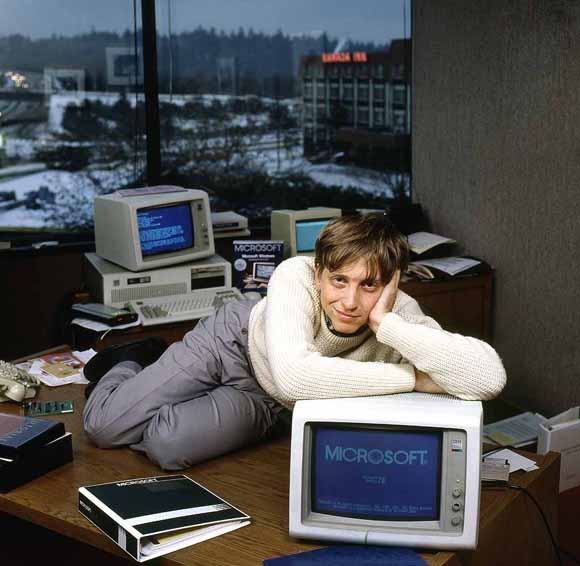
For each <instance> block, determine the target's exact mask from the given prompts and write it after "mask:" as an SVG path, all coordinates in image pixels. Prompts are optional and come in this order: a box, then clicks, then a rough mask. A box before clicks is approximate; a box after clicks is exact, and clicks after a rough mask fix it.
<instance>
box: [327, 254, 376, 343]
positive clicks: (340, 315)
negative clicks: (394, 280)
mask: <svg viewBox="0 0 580 566" xmlns="http://www.w3.org/2000/svg"><path fill="white" fill-rule="evenodd" d="M368 273H369V269H368V264H367V261H366V259H362V258H361V259H358V260H356V261H354V262H352V263H349V264H347V265H343V266H342V267H340V268H339V269H338V270H337V271H329V270H328V269H326V268H325V269H323V270H322V271H321V270H320V269H317V270H316V287H317V289H319V291H320V303H321V305H322V310H324V312H325V313H326V316H328V318H330V321H331V322H332V327H333V328H334V330H336V331H337V332H342V333H344V334H352V333H353V332H356V331H357V330H358V329H359V328H360V327H361V326H363V325H365V324H366V323H367V321H368V319H369V314H370V312H371V311H372V310H373V307H374V306H375V303H376V302H377V301H378V299H379V297H380V296H381V292H382V291H383V289H384V288H385V286H384V285H383V284H382V283H381V281H380V279H374V280H373V279H371V278H370V277H369V275H368Z"/></svg>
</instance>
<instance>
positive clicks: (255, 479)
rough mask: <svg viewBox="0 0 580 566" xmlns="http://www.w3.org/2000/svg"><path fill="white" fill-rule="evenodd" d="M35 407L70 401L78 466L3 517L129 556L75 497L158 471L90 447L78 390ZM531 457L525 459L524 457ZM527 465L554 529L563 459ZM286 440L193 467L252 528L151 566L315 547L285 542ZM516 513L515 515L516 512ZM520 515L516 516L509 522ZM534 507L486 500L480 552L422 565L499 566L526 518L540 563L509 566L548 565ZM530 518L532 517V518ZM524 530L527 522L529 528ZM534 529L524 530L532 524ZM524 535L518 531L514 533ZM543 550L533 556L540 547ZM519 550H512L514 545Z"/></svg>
mask: <svg viewBox="0 0 580 566" xmlns="http://www.w3.org/2000/svg"><path fill="white" fill-rule="evenodd" d="M39 398H40V399H41V400H49V399H73V400H74V402H75V413H74V414H71V415H60V416H59V417H51V418H54V419H57V420H62V421H63V422H64V423H65V427H66V429H67V431H70V432H72V433H73V445H74V457H75V459H74V462H72V463H70V464H67V465H65V466H63V467H61V468H59V469H56V470H53V471H52V472H49V473H48V474H46V475H44V476H43V477H41V478H38V479H37V480H34V481H32V482H30V483H28V484H26V485H24V486H21V487H19V488H17V489H15V490H13V491H11V492H9V493H7V494H1V495H0V511H3V512H5V513H8V514H10V515H13V516H17V517H19V518H22V519H25V520H27V521H30V522H32V523H35V524H37V525H40V526H42V527H45V528H47V529H50V530H52V531H55V532H58V533H60V534H63V535H65V536H68V537H71V538H73V539H76V540H79V541H82V542H84V543H88V544H90V545H92V546H95V547H97V548H99V549H102V550H104V551H106V552H110V553H113V554H116V555H120V556H123V557H127V555H126V554H124V553H123V551H122V550H121V549H120V548H119V547H117V546H116V545H115V544H114V543H112V542H111V541H110V540H109V539H108V538H107V537H106V536H105V535H103V534H102V533H101V532H100V531H99V530H98V529H96V528H95V527H93V525H92V524H90V523H89V522H88V521H87V520H85V519H84V517H82V516H81V515H80V514H79V513H78V511H77V488H78V487H80V486H82V485H90V484H94V483H101V482H107V481H114V480H120V479H129V478H138V477H146V476H152V475H161V474H162V473H163V472H161V471H160V470H159V469H158V468H157V467H156V466H154V465H153V464H151V463H150V462H149V461H148V460H147V459H146V458H145V457H144V456H143V455H141V454H138V453H136V452H133V451H132V450H130V449H117V450H100V449H98V448H95V447H94V446H92V445H91V444H90V443H89V442H88V440H87V439H86V437H85V435H84V434H83V431H82V425H81V418H80V417H81V413H82V407H83V406H84V396H83V387H82V386H79V385H67V386H64V387H58V388H46V387H45V388H43V389H42V391H41V394H40V396H39ZM0 410H2V411H5V412H16V410H17V407H16V406H14V405H9V404H3V405H0ZM530 456H531V455H530ZM533 457H534V458H535V459H536V460H537V461H538V463H539V464H540V466H541V469H540V470H538V471H535V472H530V473H527V474H523V475H521V476H519V477H516V478H514V479H513V482H514V483H517V484H519V485H521V486H523V487H526V488H527V489H529V490H530V491H532V492H533V493H534V495H535V496H536V498H537V499H539V500H540V501H541V502H542V503H543V506H544V508H545V509H544V510H545V512H546V514H547V516H548V519H549V521H550V522H551V523H552V524H554V523H555V521H556V513H557V507H556V506H557V481H558V470H559V467H558V463H559V455H557V454H553V453H549V454H547V455H546V456H537V457H536V456H535V455H533ZM289 460H290V452H289V439H281V440H277V441H273V442H269V443H266V444H262V445H259V446H255V447H251V448H248V449H245V450H241V451H238V452H235V453H233V454H230V455H228V456H224V457H222V458H218V459H216V460H213V461H210V462H206V463H203V464H199V465H197V466H194V467H193V468H191V469H189V470H186V472H185V473H186V474H187V475H189V476H190V477H191V478H192V479H194V480H196V481H198V482H199V483H201V484H203V485H204V486H206V487H208V488H209V489H211V490H212V491H215V492H216V493H217V494H219V495H220V496H222V497H223V498H224V499H226V500H227V501H229V502H231V503H232V504H233V505H235V506H237V507H239V508H240V509H242V510H243V511H245V512H246V513H248V514H249V515H250V516H251V517H252V524H251V525H250V526H248V527H244V528H242V529H240V530H238V531H235V532H233V533H228V534H226V535H224V536H221V537H217V538H215V539H212V540H210V541H207V542H204V543H201V544H199V545H194V546H192V547H189V548H186V549H184V550H181V551H178V552H175V553H172V554H170V555H167V556H165V557H162V558H160V559H159V561H156V564H159V565H161V564H162V565H163V566H177V565H196V566H197V565H199V566H208V565H214V564H215V565H218V564H219V565H229V564H232V565H235V566H246V565H248V566H249V565H253V566H255V565H256V564H261V562H262V560H264V559H265V558H270V557H273V556H280V555H285V554H292V553H296V552H303V551H306V550H312V549H315V548H319V547H320V546H321V545H317V544H312V543H307V542H303V541H297V540H294V539H291V538H290V537H289V535H288V517H287V516H288V478H289ZM518 508H519V510H518ZM514 513H517V516H514ZM535 513H536V511H535V510H534V507H533V505H531V504H528V503H527V502H526V501H525V497H524V495H523V494H522V493H519V492H513V491H508V492H506V491H487V490H484V491H482V498H481V528H480V544H479V548H478V551H477V552H476V553H462V554H461V553H459V554H458V553H450V552H425V553H423V554H422V556H423V558H424V559H425V560H426V561H427V562H428V564H430V565H433V566H460V565H461V564H470V565H475V564H494V565H495V564H499V563H500V562H497V561H495V559H494V556H493V553H494V552H495V553H497V552H498V545H499V546H501V544H502V540H501V539H502V536H507V535H506V534H505V533H507V532H510V529H511V530H512V531H513V528H514V524H513V522H514V521H516V520H517V521H520V520H521V519H520V515H521V516H522V517H523V516H524V515H526V514H527V515H528V519H526V520H525V521H524V523H525V524H524V523H522V525H524V526H523V527H522V529H523V531H524V535H525V536H524V537H523V539H522V542H521V544H523V545H527V546H529V547H530V551H529V552H530V555H531V556H533V557H535V558H538V561H535V560H532V561H531V562H530V561H526V562H520V561H519V560H517V558H516V561H514V562H501V563H502V564H503V563H506V564H507V563H513V564H524V563H525V564H542V565H547V564H551V563H552V555H551V552H552V550H551V548H550V546H549V541H548V536H547V533H545V531H544V527H543V525H542V522H541V519H540V518H539V517H536V518H534V517H535V515H534V514H535ZM530 517H531V518H530ZM526 521H527V522H526ZM530 521H531V523H530V524H528V523H529V522H530ZM520 526H521V525H520ZM544 540H545V541H546V542H545V544H544V543H542V545H541V548H535V546H534V545H535V544H536V541H540V542H541V541H544ZM510 541H511V543H510ZM516 543H517V544H516ZM505 544H506V545H507V546H510V544H511V546H512V547H513V548H512V549H511V550H504V549H503V548H501V549H500V551H501V553H502V555H504V554H505V553H508V554H509V553H514V555H515V556H520V557H521V553H522V552H524V550H522V549H520V548H519V546H517V545H519V544H520V543H519V542H517V541H516V540H514V538H513V532H510V534H509V538H508V541H506V542H505Z"/></svg>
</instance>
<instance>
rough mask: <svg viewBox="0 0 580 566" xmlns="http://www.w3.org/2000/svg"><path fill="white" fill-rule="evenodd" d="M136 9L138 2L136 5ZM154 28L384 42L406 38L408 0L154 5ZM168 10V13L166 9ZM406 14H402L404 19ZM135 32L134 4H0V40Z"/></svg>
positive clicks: (217, 0)
mask: <svg viewBox="0 0 580 566" xmlns="http://www.w3.org/2000/svg"><path fill="white" fill-rule="evenodd" d="M137 4H138V10H140V8H139V6H140V2H137ZM156 4H157V27H158V29H159V31H160V33H162V34H166V33H167V31H168V15H169V14H170V15H171V22H172V24H171V27H172V31H173V32H174V33H179V32H181V31H186V30H192V29H195V28H196V27H198V26H202V27H205V28H209V27H211V26H213V27H215V28H216V29H218V30H221V29H223V30H225V31H231V30H237V29H238V28H239V27H240V26H241V27H243V28H244V29H246V30H247V29H249V28H250V27H251V28H253V29H254V31H263V32H267V33H274V32H276V31H277V30H278V29H281V30H282V32H283V33H285V34H300V33H311V32H316V31H325V32H326V33H327V34H328V35H329V36H331V37H336V38H342V37H345V38H350V39H353V40H359V41H374V42H376V43H384V42H386V41H389V40H391V39H393V38H400V37H404V29H405V28H404V23H403V22H404V17H405V15H406V22H407V36H409V35H410V33H409V31H408V30H409V28H410V23H409V22H410V9H409V4H410V0H358V2H357V1H353V0H156ZM168 6H170V8H168ZM405 11H406V14H405ZM132 28H133V0H98V1H95V0H0V36H3V35H10V34H14V33H20V34H22V35H25V36H29V37H33V38H38V37H47V36H50V35H52V34H57V35H74V34H77V33H82V32H88V31H91V29H95V30H97V31H118V32H119V31H124V30H125V29H132Z"/></svg>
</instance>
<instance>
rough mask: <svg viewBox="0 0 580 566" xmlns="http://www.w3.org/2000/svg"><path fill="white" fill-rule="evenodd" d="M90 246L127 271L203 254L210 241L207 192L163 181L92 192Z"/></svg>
mask: <svg viewBox="0 0 580 566" xmlns="http://www.w3.org/2000/svg"><path fill="white" fill-rule="evenodd" d="M95 247H96V252H97V255H99V256H100V257H102V258H103V259H106V260H108V261H111V262H113V263H116V264H117V265H120V266H121V267H124V268H125V269H129V270H130V271H143V270H147V269H154V268H157V267H163V266H168V265H174V264H178V263H183V262H186V261H195V260H197V259H201V258H204V257H208V256H210V255H212V254H213V253H214V240H213V233H212V223H211V215H210V206H209V199H208V196H207V193H206V192H205V191H201V190H196V189H182V188H180V187H166V186H163V187H144V188H142V189H127V190H122V191H117V192H115V193H112V194H109V195H103V196H98V197H96V198H95Z"/></svg>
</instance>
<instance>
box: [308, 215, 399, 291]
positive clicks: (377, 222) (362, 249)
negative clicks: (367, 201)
mask: <svg viewBox="0 0 580 566" xmlns="http://www.w3.org/2000/svg"><path fill="white" fill-rule="evenodd" d="M359 258H365V259H366V260H367V263H368V267H369V277H372V278H373V279H374V278H376V277H377V275H378V276H379V278H380V280H381V282H382V283H383V285H386V284H387V283H388V282H389V281H390V280H391V278H392V277H393V275H394V273H395V271H396V270H397V269H400V270H401V272H404V271H405V269H407V264H408V263H409V245H408V243H407V238H405V236H403V235H402V234H401V233H400V232H399V230H397V228H396V227H395V225H394V224H393V223H392V222H391V220H390V219H389V217H388V215H387V214H386V213H382V212H378V213H371V214H363V215H360V216H342V217H340V218H337V219H336V220H333V221H332V222H329V223H328V224H327V225H326V226H325V227H324V228H323V230H322V231H321V232H320V235H319V237H318V240H317V241H316V249H315V259H314V263H315V265H316V267H317V268H318V269H319V270H320V271H322V270H323V269H325V268H326V269H328V270H329V271H336V270H338V269H340V268H341V267H342V266H344V265H348V264H350V263H352V262H354V261H357V260H358V259H359Z"/></svg>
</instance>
